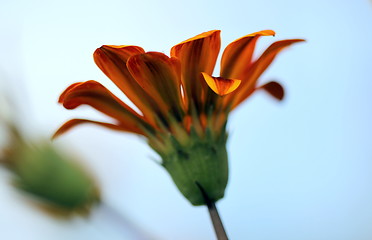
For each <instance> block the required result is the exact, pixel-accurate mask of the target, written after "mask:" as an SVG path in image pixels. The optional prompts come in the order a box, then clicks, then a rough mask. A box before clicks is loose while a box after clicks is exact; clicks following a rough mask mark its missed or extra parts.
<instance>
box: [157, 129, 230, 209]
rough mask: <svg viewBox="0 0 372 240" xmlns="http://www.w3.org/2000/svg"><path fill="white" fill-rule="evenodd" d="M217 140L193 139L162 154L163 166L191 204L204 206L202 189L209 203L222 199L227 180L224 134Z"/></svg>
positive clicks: (197, 137)
mask: <svg viewBox="0 0 372 240" xmlns="http://www.w3.org/2000/svg"><path fill="white" fill-rule="evenodd" d="M222 135H223V136H220V137H218V138H217V139H211V138H208V137H205V136H204V137H202V138H200V137H199V136H194V137H190V141H188V144H187V145H186V146H180V145H178V144H176V145H177V146H175V147H174V149H175V151H172V152H171V153H168V154H167V155H162V158H163V166H164V168H165V169H166V170H167V171H168V172H169V174H170V175H171V177H172V179H173V181H174V182H175V184H176V185H177V187H178V189H179V190H180V191H181V193H182V194H183V195H184V196H185V197H186V198H187V199H188V200H189V201H190V202H191V204H192V205H195V206H198V205H206V201H205V197H204V196H203V193H202V191H201V189H200V188H202V189H203V190H204V192H205V194H206V195H207V197H208V198H209V200H210V201H212V202H216V201H217V200H219V199H221V198H223V196H224V193H225V188H226V185H227V180H228V157H227V151H226V140H227V135H226V134H222Z"/></svg>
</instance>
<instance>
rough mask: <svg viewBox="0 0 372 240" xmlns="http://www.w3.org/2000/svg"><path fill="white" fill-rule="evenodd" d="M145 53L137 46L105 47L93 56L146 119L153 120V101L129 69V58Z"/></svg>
mask: <svg viewBox="0 0 372 240" xmlns="http://www.w3.org/2000/svg"><path fill="white" fill-rule="evenodd" d="M144 52H145V51H144V50H143V49H142V48H140V47H137V46H114V45H103V46H102V47H100V48H98V49H97V50H96V51H95V52H94V54H93V56H94V61H95V62H96V64H97V66H98V67H99V68H100V69H101V70H102V71H103V72H104V73H105V74H106V75H107V77H109V78H110V79H111V80H112V81H113V82H114V83H115V84H116V85H117V86H118V87H119V88H120V90H121V91H122V92H124V94H125V95H126V96H127V97H128V98H129V100H130V101H132V102H133V103H134V105H136V106H137V107H138V109H139V110H140V111H141V112H142V113H143V115H144V116H145V118H148V119H150V120H153V114H154V113H153V111H152V108H151V102H152V99H151V97H150V96H148V95H147V94H146V92H144V91H143V89H142V88H141V86H139V85H138V83H137V82H136V81H135V80H134V79H133V77H132V76H131V74H130V73H129V70H128V68H127V61H128V58H129V57H131V56H133V55H136V54H142V53H144Z"/></svg>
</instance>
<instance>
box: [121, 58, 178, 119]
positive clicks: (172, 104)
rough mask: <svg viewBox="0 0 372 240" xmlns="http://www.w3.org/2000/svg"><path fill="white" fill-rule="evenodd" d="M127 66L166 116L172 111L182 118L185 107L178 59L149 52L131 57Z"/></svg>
mask: <svg viewBox="0 0 372 240" xmlns="http://www.w3.org/2000/svg"><path fill="white" fill-rule="evenodd" d="M127 66H128V69H129V71H130V73H131V74H132V76H133V77H134V79H135V80H136V81H137V82H138V84H139V85H140V86H141V87H142V88H143V89H144V90H145V91H146V92H147V94H149V95H150V96H152V97H153V99H154V100H155V101H156V103H157V104H158V105H159V106H160V108H161V109H162V112H163V113H164V114H168V112H169V111H171V112H172V113H173V114H175V116H179V117H181V115H182V112H183V109H184V107H183V103H182V97H181V79H180V78H181V76H180V65H179V61H178V59H175V58H169V57H168V56H166V55H165V54H163V53H160V52H148V53H144V54H139V55H135V56H132V57H130V58H129V60H128V63H127ZM179 119H180V118H179Z"/></svg>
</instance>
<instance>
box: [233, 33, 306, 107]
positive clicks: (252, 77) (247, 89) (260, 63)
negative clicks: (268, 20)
mask: <svg viewBox="0 0 372 240" xmlns="http://www.w3.org/2000/svg"><path fill="white" fill-rule="evenodd" d="M303 41H305V40H303V39H289V40H282V41H278V42H275V43H273V44H271V46H270V47H269V48H267V49H266V51H265V52H264V53H263V54H262V55H261V56H260V57H259V58H258V59H257V60H256V61H255V62H254V63H253V64H252V66H251V67H250V68H249V69H247V71H246V72H245V73H244V74H243V78H242V84H241V87H240V90H239V92H237V95H236V98H235V101H234V104H233V107H236V106H237V105H238V104H240V103H241V102H242V101H244V100H245V99H246V98H247V97H248V96H249V95H250V94H251V93H252V92H253V91H254V89H255V88H256V86H255V85H256V83H257V80H258V78H259V77H260V76H261V74H262V73H263V72H264V71H265V70H266V69H267V68H268V66H269V65H270V64H271V63H272V61H273V60H274V59H275V57H276V56H277V55H278V53H279V52H280V51H282V50H283V49H285V48H286V47H288V46H290V45H292V44H294V43H298V42H303Z"/></svg>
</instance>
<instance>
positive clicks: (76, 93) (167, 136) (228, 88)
mask: <svg viewBox="0 0 372 240" xmlns="http://www.w3.org/2000/svg"><path fill="white" fill-rule="evenodd" d="M273 35H275V32H274V31H271V30H264V31H260V32H256V33H252V34H249V35H246V36H244V37H242V38H239V39H237V40H235V41H234V42H232V43H230V44H229V45H228V46H227V47H226V48H225V50H224V52H223V54H222V58H221V67H220V77H214V76H212V74H213V70H214V67H215V64H216V60H217V57H218V54H219V51H220V45H221V41H220V31H218V30H213V31H209V32H205V33H202V34H199V35H197V36H195V37H193V38H190V39H188V40H186V41H183V42H181V43H179V44H177V45H175V46H174V47H173V48H172V49H171V52H170V57H168V56H167V55H165V54H163V53H160V52H145V51H144V50H143V49H142V48H140V47H138V46H112V45H104V46H102V47H100V48H98V49H97V50H96V51H95V52H94V60H95V62H96V64H97V65H98V67H99V68H100V69H101V70H102V71H103V72H104V73H105V74H106V75H107V76H108V77H109V78H110V79H111V80H112V81H113V82H114V83H115V84H116V85H117V86H118V87H119V88H120V89H121V91H123V93H124V94H125V95H126V96H127V97H128V98H129V100H130V101H131V102H132V103H133V104H134V105H135V106H136V107H137V108H138V111H135V110H133V109H132V108H130V107H129V106H128V105H127V104H125V103H124V102H122V101H121V100H120V99H118V98H117V97H116V96H114V95H113V94H112V93H111V92H110V91H109V90H107V89H106V88H105V87H104V86H102V85H101V84H100V83H98V82H96V81H87V82H79V83H75V84H72V85H71V86H69V87H68V88H67V89H66V90H65V91H64V92H63V93H62V94H61V96H60V98H59V102H60V103H61V104H63V106H64V107H65V108H67V109H74V108H76V107H78V106H80V105H90V106H91V107H93V108H95V109H97V110H98V111H100V112H102V113H104V114H106V115H107V116H109V117H111V118H113V119H114V122H113V123H104V122H97V121H92V120H85V119H72V120H70V121H68V122H66V123H65V124H64V125H63V126H62V127H61V128H60V129H59V130H58V131H57V132H56V133H55V136H58V135H60V134H62V133H64V132H66V131H67V130H69V129H71V128H72V127H75V126H76V125H80V124H82V123H93V124H97V125H101V126H103V127H107V128H111V129H115V130H119V131H126V132H131V133H135V134H139V135H143V136H145V137H146V138H147V139H148V143H149V145H150V146H151V147H152V148H153V149H154V150H155V151H156V152H157V153H158V154H159V155H160V156H161V158H162V165H163V166H164V167H165V168H166V169H167V171H168V172H169V173H170V175H171V176H172V178H173V180H174V181H175V183H176V185H177V186H178V188H179V189H180V191H181V192H182V193H183V194H184V196H185V197H186V198H187V199H188V200H189V201H190V202H191V203H192V204H194V205H200V204H204V199H203V196H202V194H201V192H200V189H199V187H200V186H201V187H202V188H203V190H204V191H205V192H206V194H207V195H208V197H209V198H210V199H211V200H213V201H217V200H218V199H220V198H222V197H223V195H224V190H225V187H226V184H227V176H228V169H227V152H226V140H227V133H226V123H227V118H228V114H229V112H230V111H232V110H233V109H234V108H236V107H237V106H238V105H239V104H240V103H242V102H243V101H244V100H245V99H246V98H248V97H249V96H250V95H251V94H252V93H253V92H254V91H255V90H258V89H264V90H266V91H267V92H268V93H270V94H271V95H272V96H274V97H275V98H277V99H279V100H281V99H282V98H283V96H284V91H283V88H282V87H281V85H280V84H279V83H277V82H269V83H266V84H264V85H262V86H258V85H257V81H258V79H259V77H260V75H261V74H262V73H263V72H264V71H265V70H266V69H267V67H268V66H269V65H270V64H271V62H272V61H273V60H274V58H275V57H276V55H277V54H278V53H279V52H280V51H281V50H283V49H284V48H286V47H288V46H290V45H291V44H293V43H296V42H301V41H303V40H302V39H291V40H283V41H278V42H275V43H273V44H272V45H271V46H270V47H269V48H267V49H266V50H265V51H264V52H263V54H262V55H261V56H260V57H258V58H257V59H253V51H254V48H255V44H256V42H257V40H258V39H259V38H260V37H261V36H273Z"/></svg>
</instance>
